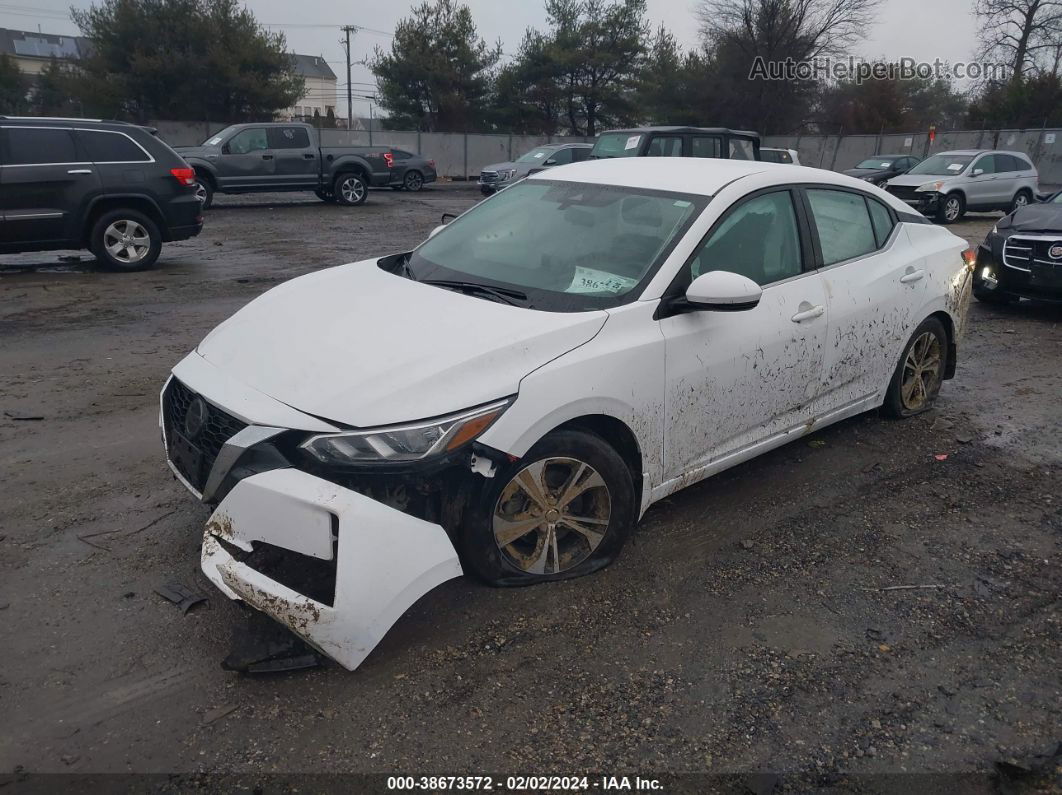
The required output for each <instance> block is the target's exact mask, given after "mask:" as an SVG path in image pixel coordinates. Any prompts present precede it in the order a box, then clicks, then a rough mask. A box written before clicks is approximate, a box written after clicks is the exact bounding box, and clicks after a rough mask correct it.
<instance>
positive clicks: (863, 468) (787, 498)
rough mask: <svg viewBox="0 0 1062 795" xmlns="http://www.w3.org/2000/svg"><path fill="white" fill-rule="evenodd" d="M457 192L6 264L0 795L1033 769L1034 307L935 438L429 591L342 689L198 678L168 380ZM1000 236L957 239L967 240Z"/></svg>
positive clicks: (308, 680) (836, 463)
mask: <svg viewBox="0 0 1062 795" xmlns="http://www.w3.org/2000/svg"><path fill="white" fill-rule="evenodd" d="M476 198H477V194H476V193H475V192H474V191H473V190H470V189H469V188H468V187H452V186H451V187H448V186H441V187H438V188H436V189H434V190H426V191H424V192H422V193H420V194H417V195H410V194H405V193H393V192H391V191H377V192H374V193H373V194H372V196H371V197H370V201H369V203H368V204H367V205H365V206H364V207H361V208H356V209H345V208H341V207H336V206H330V205H325V204H322V203H320V202H318V201H317V200H316V199H314V198H313V197H303V196H301V195H287V196H285V195H280V196H276V195H273V196H262V197H251V198H239V197H219V199H218V202H217V207H216V208H215V209H213V210H211V211H210V212H209V213H208V219H207V227H206V229H205V231H204V232H203V234H202V236H201V237H199V238H197V239H195V240H192V241H188V242H184V243H178V244H173V245H168V246H166V248H165V250H164V253H163V257H162V260H161V262H160V264H159V266H158V267H157V269H156V270H153V271H151V272H148V273H141V274H131V275H121V274H109V273H97V272H94V271H93V270H92V269H91V265H89V264H86V263H81V264H76V263H69V262H61V261H59V259H58V257H57V255H55V254H54V253H49V254H27V255H19V256H8V257H3V258H0V407H2V413H0V482H2V499H0V627H2V637H3V647H4V649H3V654H2V662H0V705H2V709H3V714H4V716H5V719H4V721H3V729H2V730H0V783H3V781H4V779H3V778H2V776H3V775H4V774H10V773H12V772H14V771H16V770H18V771H21V772H20V774H19V775H21V774H22V773H25V772H65V773H102V772H107V773H113V772H167V773H179V774H182V776H184V777H185V778H178V779H176V781H178V782H181V781H189V780H190V779H188V778H187V777H188V776H191V775H193V774H196V773H203V772H216V771H224V772H228V773H234V774H237V777H238V778H237V780H238V781H239V782H240V783H243V784H246V785H253V784H254V783H255V782H257V781H258V780H259V779H260V778H261V777H262V776H264V775H266V774H269V773H275V772H280V773H288V774H290V773H303V772H336V771H344V772H402V773H409V774H417V775H420V774H446V773H451V774H452V773H494V774H498V773H525V774H527V773H545V772H555V773H576V772H577V773H590V772H598V773H615V772H626V773H631V772H642V773H646V774H659V773H665V772H683V771H697V772H712V773H717V772H728V773H735V772H739V773H744V772H748V771H774V772H776V773H780V774H782V776H783V778H782V780H781V781H782V785H783V786H784V787H786V788H788V789H792V790H803V789H806V788H809V787H812V786H820V785H824V784H829V783H831V782H838V781H844V780H846V779H845V777H846V776H848V775H850V774H853V775H856V776H861V775H862V774H878V773H897V772H903V771H914V772H947V773H955V772H963V771H965V772H981V773H990V772H992V771H994V770H995V769H996V763H998V762H1010V763H1014V764H1016V765H1017V767H1004V770H1005V771H1006V772H1008V774H1013V775H1015V776H1018V777H1019V778H1020V777H1021V776H1022V775H1023V774H1022V772H1021V771H1022V770H1023V769H1027V768H1036V766H1037V765H1041V766H1042V765H1043V764H1044V763H1045V760H1046V759H1047V757H1050V755H1051V754H1052V753H1054V752H1055V748H1056V746H1057V745H1058V743H1059V741H1060V740H1062V728H1060V727H1062V720H1060V718H1062V682H1060V675H1059V670H1060V640H1062V632H1060V627H1059V619H1060V612H1059V603H1058V599H1059V593H1060V585H1062V575H1060V569H1059V542H1060V530H1062V494H1060V493H1059V482H1060V478H1059V475H1060V473H1062V444H1060V442H1062V424H1060V419H1059V418H1060V416H1062V415H1060V403H1062V401H1060V398H1062V356H1060V347H1062V326H1060V321H1062V309H1059V308H1052V307H1048V306H1042V305H1035V304H1031V303H1029V302H1022V303H1021V304H1020V305H1018V306H1013V307H1008V308H990V307H986V306H984V305H977V304H975V305H974V306H973V308H972V318H971V325H970V331H969V336H968V338H967V340H966V345H965V347H964V349H963V351H962V355H961V359H960V361H959V366H958V374H957V377H956V378H955V380H953V381H950V382H948V383H947V384H946V385H945V387H944V390H943V393H942V395H941V399H940V401H939V403H938V407H937V408H936V409H935V410H934V411H932V412H931V413H928V414H925V415H922V416H920V417H918V418H915V419H912V420H908V421H903V422H894V421H886V420H883V419H880V418H879V417H878V416H876V415H875V414H867V415H864V416H860V417H856V418H854V419H852V420H849V421H846V422H843V423H841V424H839V425H835V426H833V427H830V428H828V429H825V430H823V431H820V432H818V433H816V434H814V436H813V437H810V438H806V439H804V440H801V441H798V442H794V443H792V444H790V445H789V446H787V447H784V448H782V449H779V450H777V451H775V452H773V453H770V454H768V455H766V456H763V457H761V458H759V459H758V460H755V461H753V462H750V463H748V464H745V465H743V466H740V467H738V468H736V469H733V470H730V471H729V472H726V473H724V474H722V475H720V476H717V477H714V478H712V479H711V480H709V481H707V482H704V483H702V484H700V485H696V486H693V487H691V488H689V489H686V490H685V491H683V492H681V493H679V494H677V495H675V496H674V497H672V498H670V499H668V500H666V501H665V502H663V503H661V504H658V505H656V506H654V507H653V508H652V509H651V510H650V511H649V512H648V514H647V515H646V517H645V520H644V521H643V522H642V524H641V525H640V526H639V528H638V529H637V531H636V534H635V536H634V539H633V543H631V544H630V545H629V547H628V548H627V549H626V551H625V553H624V554H623V556H622V558H621V560H620V561H619V562H618V563H617V564H616V565H614V566H612V567H611V568H609V569H607V570H605V571H603V572H601V573H599V574H596V575H593V576H591V577H589V578H584V579H581V580H577V581H573V582H567V583H561V584H554V585H550V586H548V587H537V588H531V589H519V590H496V589H491V588H488V587H485V586H483V585H480V584H478V583H477V582H475V581H472V580H470V579H460V580H454V581H451V582H449V583H447V584H445V585H443V586H441V587H440V588H438V589H436V590H435V591H433V592H432V593H431V594H429V595H428V596H427V597H425V598H424V599H423V600H421V601H420V602H418V603H417V604H416V605H415V606H414V608H413V609H412V610H410V612H409V613H408V614H407V615H406V616H405V617H404V618H403V619H402V620H401V621H400V622H399V623H398V624H397V625H396V626H395V627H394V628H393V630H392V631H391V632H390V634H389V635H388V636H387V637H386V638H385V640H384V642H383V643H382V644H381V645H380V646H379V647H378V648H377V649H376V651H375V652H373V654H372V656H371V657H370V658H369V659H368V660H367V661H366V662H365V664H364V665H363V666H362V667H361V668H360V669H359V670H358V671H357V672H355V673H348V672H346V671H344V670H342V669H341V668H339V667H338V666H335V665H328V666H326V667H324V668H321V669H317V670H313V671H309V672H302V673H296V674H288V675H282V676H271V677H261V678H253V677H247V676H241V675H237V674H233V673H230V672H226V671H224V670H222V669H221V668H220V665H219V663H220V661H221V659H222V658H223V657H224V656H225V655H226V653H227V652H228V650H229V644H230V635H231V633H232V630H233V627H234V626H236V625H238V624H239V622H241V621H244V620H246V619H244V618H242V617H241V614H240V611H239V609H238V608H237V606H235V605H233V604H231V603H228V602H227V601H226V600H225V599H223V598H221V596H220V595H219V594H218V593H217V592H216V591H215V589H214V588H213V587H212V586H211V585H210V584H209V583H208V582H207V581H206V580H205V579H204V578H203V576H202V575H201V574H200V572H199V570H198V557H199V543H200V533H201V528H202V525H203V521H204V519H205V517H206V511H205V509H203V508H202V507H201V506H197V504H196V503H195V502H194V500H193V499H192V498H191V496H190V495H188V494H187V493H186V492H185V491H184V489H183V487H181V486H180V485H179V484H178V483H177V482H176V481H175V480H174V479H173V478H172V477H171V476H170V473H169V470H168V469H167V467H166V465H165V463H164V460H163V454H162V450H161V447H160V442H159V432H158V428H157V416H158V405H157V392H158V390H159V388H160V386H161V384H162V383H163V380H164V379H165V377H166V374H167V372H168V370H169V369H170V367H171V366H172V365H173V364H174V363H176V362H177V361H178V360H179V359H180V358H181V357H182V356H184V354H185V353H186V352H187V351H188V350H190V349H191V348H192V347H193V346H194V345H195V344H196V343H197V341H198V340H199V339H201V338H202V337H203V336H204V335H205V334H206V332H207V331H209V330H210V329H211V328H212V327H213V326H214V325H215V324H217V323H218V322H219V321H221V320H222V319H224V318H225V317H227V316H228V315H230V314H231V313H232V312H233V311H235V310H236V309H237V308H239V307H240V306H241V305H243V304H244V303H246V302H247V301H248V300H250V299H251V298H252V297H254V296H256V295H258V294H259V293H261V292H263V291H264V290H267V289H269V287H271V286H272V285H274V284H276V283H277V282H280V281H283V280H285V279H289V278H291V277H293V276H298V275H300V274H303V273H307V272H309V271H313V270H316V269H318V268H322V267H327V266H330V265H336V264H340V263H343V262H347V261H351V260H355V259H359V258H362V257H368V256H370V255H375V254H380V253H386V252H392V251H396V250H400V249H402V248H403V247H405V246H408V245H412V244H414V243H416V242H417V241H419V240H421V239H423V238H424V236H425V235H426V234H427V232H428V230H429V229H431V227H432V226H434V225H435V224H436V223H438V220H439V216H440V214H441V213H442V212H444V211H460V210H462V209H464V208H466V207H468V206H469V205H470V204H471V203H473V202H474V201H475V200H476ZM995 217H997V216H989V215H983V216H973V217H971V220H967V221H965V222H964V223H962V224H959V225H957V226H956V227H954V229H955V231H956V232H957V233H959V234H961V235H964V236H966V237H967V238H968V239H969V240H970V241H971V242H974V241H977V240H979V239H981V238H983V236H984V234H985V232H986V231H987V229H988V228H989V227H990V225H991V223H992V221H993V220H994V218H995ZM425 333H426V334H430V329H425ZM941 456H947V458H946V459H944V460H938V459H939V458H940V457H941ZM169 581H178V582H182V583H184V584H186V585H188V586H190V587H193V588H195V589H198V590H200V591H202V593H204V594H206V595H208V596H209V603H208V604H206V605H200V606H198V607H196V608H193V609H192V610H191V612H189V613H188V614H187V615H182V614H181V612H180V611H179V610H178V609H177V608H175V607H174V605H172V604H170V603H169V602H166V601H164V600H163V599H162V598H161V597H159V596H158V595H157V594H155V593H154V592H153V591H154V589H155V588H157V587H159V586H160V585H162V584H163V583H166V582H169ZM895 586H926V587H919V588H903V589H895V590H888V589H892V588H894V587H895ZM930 586H931V587H930ZM1056 762H1057V759H1056ZM1048 764H1050V763H1048ZM1045 775H1047V773H1045V772H1044V769H1043V768H1042V767H1041V768H1040V770H1039V772H1037V771H1035V770H1034V772H1032V773H1030V774H1029V775H1028V776H1026V781H1028V780H1033V781H1035V780H1037V777H1038V776H1039V777H1040V779H1039V780H1041V782H1042V781H1045V780H1046V779H1044V778H1043V776H1045ZM8 780H10V779H8ZM855 780H856V781H858V782H862V784H861V785H862V786H871V785H872V784H873V782H875V781H876V780H877V779H875V778H874V777H873V776H870V777H861V778H857V779H855ZM978 782H979V783H978V787H980V786H984V787H988V786H990V785H989V784H988V783H987V780H980V779H979V780H978ZM853 786H855V785H853ZM965 791H975V790H974V789H966V790H965Z"/></svg>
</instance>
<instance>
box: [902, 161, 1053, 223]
mask: <svg viewBox="0 0 1062 795" xmlns="http://www.w3.org/2000/svg"><path fill="white" fill-rule="evenodd" d="M1038 180H1039V175H1038V174H1037V172H1036V166H1034V165H1033V164H1032V163H1030V162H1029V158H1028V156H1027V155H1024V154H1022V153H1021V152H984V151H980V150H977V149H962V150H958V151H955V152H941V153H940V154H936V155H933V156H932V157H928V158H926V159H925V160H923V161H922V162H921V163H919V164H918V165H917V166H915V167H914V168H912V169H911V170H910V171H908V172H907V173H906V174H902V175H900V176H898V177H893V178H892V179H890V180H889V181H888V182H887V183H885V185H884V187H885V190H887V191H888V192H889V193H891V194H893V195H894V196H896V197H897V198H898V199H901V200H903V201H905V202H907V204H909V205H911V206H912V207H914V208H915V209H917V210H918V211H919V212H921V213H922V214H923V215H927V216H929V217H932V218H935V219H936V220H937V221H940V222H941V223H945V224H950V223H954V222H955V221H958V220H959V219H960V218H962V216H963V215H964V214H965V213H966V211H967V210H974V211H983V210H1003V211H1004V212H1010V211H1011V210H1016V209H1018V208H1019V207H1024V206H1025V205H1026V204H1029V203H1030V202H1032V201H1033V197H1035V196H1036V193H1037V190H1038V188H1037V185H1038Z"/></svg>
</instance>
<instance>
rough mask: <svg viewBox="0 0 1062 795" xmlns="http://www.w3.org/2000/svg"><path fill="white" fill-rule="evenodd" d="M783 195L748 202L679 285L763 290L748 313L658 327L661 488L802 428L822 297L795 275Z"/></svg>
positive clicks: (796, 228)
mask: <svg viewBox="0 0 1062 795" xmlns="http://www.w3.org/2000/svg"><path fill="white" fill-rule="evenodd" d="M797 219H798V217H797V213H796V205H795V204H794V202H793V194H792V192H791V191H789V190H773V191H768V192H765V193H759V194H754V195H753V196H751V197H749V198H747V199H745V200H743V201H742V203H741V204H739V205H737V206H736V207H734V208H733V209H731V210H730V211H729V212H728V213H727V214H726V215H725V216H724V217H723V218H722V219H721V220H720V222H719V223H717V224H716V226H715V227H714V229H713V230H712V231H711V232H710V233H709V234H708V236H707V237H706V238H705V241H704V242H703V243H702V245H701V247H700V248H699V249H698V251H697V253H696V254H695V255H694V257H693V258H692V259H691V261H690V262H689V263H687V265H686V266H685V269H686V270H685V271H684V272H683V277H682V278H681V279H680V280H679V286H680V287H681V289H683V290H684V289H685V285H688V284H689V282H690V281H692V279H694V278H696V277H697V276H699V275H700V274H701V273H706V272H708V271H712V270H723V271H732V272H735V273H740V274H741V275H743V276H747V277H748V278H750V279H752V280H753V281H755V282H757V283H758V284H760V285H761V286H762V287H763V296H762V297H761V299H760V303H759V305H758V306H756V307H755V308H754V309H750V310H746V311H740V312H687V313H683V314H678V315H675V316H673V317H667V318H664V319H663V320H661V321H660V323H661V331H662V332H663V334H664V338H665V341H666V366H667V392H666V396H665V412H666V413H665V416H666V417H667V422H666V426H665V430H664V479H665V480H670V479H673V478H677V477H680V476H682V475H684V474H686V473H689V472H691V471H696V470H700V469H703V468H704V467H706V466H708V465H710V464H711V463H712V462H714V461H716V460H718V459H719V458H722V457H724V456H727V455H728V454H730V453H735V452H738V451H740V450H742V449H744V448H746V447H749V446H750V445H752V444H755V443H756V442H758V441H762V440H765V439H767V438H770V437H772V436H775V435H777V434H779V433H781V432H783V431H786V430H789V429H791V428H793V427H796V426H799V425H801V424H804V423H806V422H807V421H809V420H810V418H811V415H810V413H809V412H810V409H809V408H808V407H809V404H810V403H811V401H812V400H813V399H814V397H815V390H816V388H817V387H818V384H819V381H820V376H821V364H822V356H823V347H824V345H825V342H826V322H827V312H826V294H825V291H824V289H823V285H822V279H821V277H820V276H819V275H818V274H817V273H815V272H810V271H808V270H806V268H805V265H804V263H805V259H806V257H805V251H806V249H805V246H804V245H803V244H802V239H801V238H802V235H801V232H800V225H799V224H798V220H797Z"/></svg>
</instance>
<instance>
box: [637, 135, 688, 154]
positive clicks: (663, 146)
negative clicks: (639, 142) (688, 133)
mask: <svg viewBox="0 0 1062 795" xmlns="http://www.w3.org/2000/svg"><path fill="white" fill-rule="evenodd" d="M645 157H682V136H681V135H654V136H653V137H652V138H651V139H650V140H649V145H648V146H647V147H646V148H645Z"/></svg>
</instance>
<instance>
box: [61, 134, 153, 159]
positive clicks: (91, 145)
mask: <svg viewBox="0 0 1062 795" xmlns="http://www.w3.org/2000/svg"><path fill="white" fill-rule="evenodd" d="M77 137H78V140H80V141H81V145H82V147H83V148H84V150H85V154H86V155H88V158H89V160H91V161H93V162H94V163H147V162H149V161H150V160H151V157H150V156H149V155H148V153H147V152H145V151H144V150H143V149H141V148H140V147H139V146H138V145H137V144H136V143H135V142H133V141H132V140H131V139H130V138H129V137H128V136H127V135H125V134H123V133H118V132H104V131H102V130H78V131H77Z"/></svg>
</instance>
